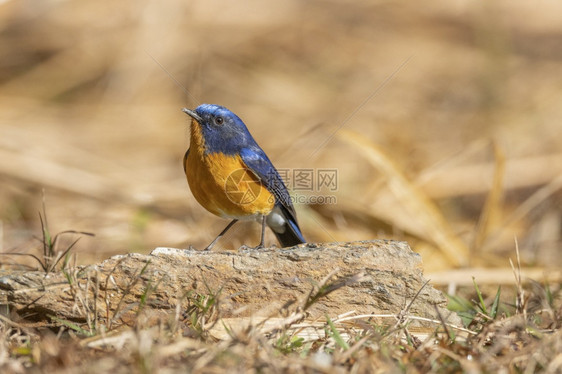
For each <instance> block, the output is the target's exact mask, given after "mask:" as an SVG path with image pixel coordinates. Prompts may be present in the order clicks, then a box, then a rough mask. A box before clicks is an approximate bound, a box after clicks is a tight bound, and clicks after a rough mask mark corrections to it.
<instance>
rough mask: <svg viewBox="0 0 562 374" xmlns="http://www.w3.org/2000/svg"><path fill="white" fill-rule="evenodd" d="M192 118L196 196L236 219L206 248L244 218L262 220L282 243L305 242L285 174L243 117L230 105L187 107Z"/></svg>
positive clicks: (189, 168) (189, 170)
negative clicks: (280, 170)
mask: <svg viewBox="0 0 562 374" xmlns="http://www.w3.org/2000/svg"><path fill="white" fill-rule="evenodd" d="M182 111H183V112H184V113H186V114H188V115H189V116H190V117H191V118H192V119H191V131H190V132H191V142H190V147H189V149H188V150H187V152H186V153H185V156H184V158H183V168H184V171H185V175H186V177H187V182H188V184H189V188H190V189H191V192H192V193H193V196H194V197H195V199H196V200H197V201H198V202H199V204H201V205H202V206H203V207H204V208H205V209H207V210H208V211H209V212H211V213H213V214H215V215H217V216H219V217H222V218H228V219H231V220H232V221H231V222H230V223H229V224H228V225H227V226H226V227H225V229H224V230H222V232H221V233H220V234H219V235H218V236H217V237H216V238H215V239H214V240H213V241H212V242H211V244H209V245H208V246H207V248H205V250H209V249H211V248H212V247H213V246H214V245H215V243H216V242H217V240H219V239H220V237H222V236H223V235H224V234H225V233H226V232H227V231H228V230H229V229H230V228H231V227H232V226H233V225H234V224H235V223H236V222H238V221H239V220H257V221H258V222H261V225H262V230H261V241H260V244H259V245H258V246H257V247H256V248H262V247H263V245H264V236H265V225H266V224H267V226H269V228H270V229H271V230H272V231H273V233H274V234H275V236H276V237H277V239H278V240H279V243H280V244H281V246H282V247H290V246H293V245H297V244H300V243H305V239H304V237H303V235H302V233H301V230H300V228H299V225H298V223H297V215H296V212H295V208H294V207H293V204H292V202H291V197H290V195H289V192H288V191H287V187H286V186H285V184H284V183H283V180H282V179H281V176H280V175H279V173H278V172H277V170H276V169H275V167H274V166H273V164H272V163H271V161H270V160H269V158H268V157H267V155H266V154H265V152H264V151H263V150H262V149H261V148H260V146H259V145H258V143H256V141H255V140H254V138H253V137H252V135H251V134H250V132H249V131H248V129H247V128H246V125H245V124H244V122H242V120H241V119H240V118H239V117H238V116H237V115H236V114H234V113H232V112H231V111H230V110H228V109H227V108H225V107H222V106H219V105H213V104H202V105H200V106H198V107H197V108H196V109H195V110H190V109H186V108H183V109H182Z"/></svg>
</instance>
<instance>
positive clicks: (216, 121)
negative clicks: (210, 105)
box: [215, 117, 224, 125]
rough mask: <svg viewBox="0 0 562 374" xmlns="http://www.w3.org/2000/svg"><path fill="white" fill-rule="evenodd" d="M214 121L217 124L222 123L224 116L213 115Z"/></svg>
mask: <svg viewBox="0 0 562 374" xmlns="http://www.w3.org/2000/svg"><path fill="white" fill-rule="evenodd" d="M215 123H216V124H217V125H222V124H223V123H224V118H222V117H215Z"/></svg>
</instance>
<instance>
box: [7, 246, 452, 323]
mask: <svg viewBox="0 0 562 374" xmlns="http://www.w3.org/2000/svg"><path fill="white" fill-rule="evenodd" d="M327 276H328V278H326V277H327ZM324 278H326V279H324ZM323 279H324V282H323V283H322V280H323ZM425 282H426V281H425V280H424V278H423V276H422V262H421V257H420V256H419V255H418V254H416V253H414V252H413V251H412V250H411V249H410V247H409V246H408V244H407V243H405V242H396V241H385V240H374V241H357V242H349V243H328V244H313V243H309V244H303V245H299V246H296V247H292V248H285V249H278V248H266V249H260V250H253V249H241V250H239V251H225V252H215V251H209V252H204V251H196V250H182V249H174V248H156V249H155V250H154V251H152V253H151V254H150V255H142V254H137V253H131V254H127V255H119V256H114V257H111V258H109V259H107V260H105V261H103V262H101V263H100V264H96V265H90V266H85V267H78V268H76V269H72V270H66V271H64V272H57V273H50V274H45V273H43V272H14V273H11V274H9V275H4V276H2V277H0V304H2V305H4V306H6V305H7V306H8V308H9V309H10V310H11V311H12V312H15V313H17V314H18V315H19V316H21V317H23V318H25V319H27V320H34V321H42V320H47V318H48V317H49V316H55V317H57V318H59V319H65V320H72V321H76V322H86V321H87V320H88V319H90V320H91V319H92V318H93V317H92V316H94V317H95V318H98V319H100V320H103V323H104V324H107V323H108V321H110V320H111V321H113V322H115V321H121V322H125V323H129V322H130V321H132V320H133V318H134V316H135V315H136V313H137V312H138V309H139V308H143V309H146V310H151V311H152V312H154V313H164V315H166V314H170V313H171V311H175V310H176V307H177V306H178V305H179V309H178V310H180V311H181V310H184V309H185V308H186V302H187V301H186V300H187V298H188V295H194V293H197V294H199V295H208V294H218V295H220V296H219V299H220V315H221V317H222V318H225V319H229V318H233V317H236V318H240V317H249V316H252V317H261V318H263V317H279V316H281V315H282V314H283V312H281V313H280V311H283V310H288V309H287V308H293V309H292V310H293V311H294V310H300V311H304V310H306V313H307V319H310V320H314V319H318V318H323V317H325V316H329V317H330V318H335V317H337V316H339V315H342V314H345V313H350V312H352V313H355V314H358V315H364V314H370V315H373V314H374V315H398V314H399V313H400V312H401V311H402V312H403V313H406V314H408V315H413V316H417V317H423V318H429V319H432V320H438V319H439V315H438V312H437V311H439V314H440V315H441V316H442V317H444V318H448V322H450V323H452V324H458V325H460V320H459V318H458V317H457V316H456V315H455V314H452V313H451V312H449V311H447V310H446V309H445V307H446V302H447V300H446V298H445V297H444V296H443V295H442V294H441V292H439V291H437V290H436V289H434V288H433V287H432V286H431V285H429V284H427V285H425V286H424V283H425ZM422 287H423V288H422ZM420 289H421V291H420ZM319 290H320V291H321V292H320V293H321V295H320V297H319V298H318V300H316V301H315V302H314V303H312V305H310V306H309V305H307V300H310V299H311V295H315V294H317V292H318V291H319ZM330 291H333V292H330ZM311 292H312V293H311ZM418 292H419V294H418V295H417V296H416V294H417V293H418ZM412 300H414V301H413V303H412V304H411V306H410V308H409V310H407V311H405V312H404V310H405V308H406V306H407V305H409V304H410V302H411V301H412ZM309 304H310V303H309ZM288 305H291V306H290V307H287V306H288ZM50 318H52V317H50ZM412 325H413V326H416V325H417V326H426V325H427V323H425V322H420V321H418V320H413V321H412ZM432 325H433V326H435V324H432Z"/></svg>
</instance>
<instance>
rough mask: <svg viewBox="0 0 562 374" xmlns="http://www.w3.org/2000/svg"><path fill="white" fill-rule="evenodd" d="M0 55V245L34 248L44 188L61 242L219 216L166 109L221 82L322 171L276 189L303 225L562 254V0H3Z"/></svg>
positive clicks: (273, 137) (278, 160) (263, 141)
mask: <svg viewBox="0 0 562 374" xmlns="http://www.w3.org/2000/svg"><path fill="white" fill-rule="evenodd" d="M0 56H1V59H0V135H1V136H0V178H1V189H0V207H1V208H0V239H1V240H0V246H1V250H2V251H3V252H19V253H39V251H40V242H39V241H37V240H36V239H33V237H34V236H35V237H40V236H41V225H40V220H39V215H38V214H39V212H40V211H42V209H43V208H42V204H43V200H44V205H45V211H46V215H47V217H48V225H49V230H50V231H51V232H52V233H53V234H56V233H57V232H61V231H64V230H79V231H87V232H91V233H94V234H95V237H82V238H81V239H80V241H79V243H78V244H77V245H76V246H75V247H74V249H73V253H74V254H75V255H76V257H75V259H76V262H77V263H91V262H93V261H98V260H101V259H104V258H106V257H108V256H109V255H113V254H118V253H127V252H142V253H148V252H150V251H151V250H152V249H153V248H154V247H156V246H174V247H180V248H185V247H187V246H188V245H193V246H195V247H196V248H202V247H204V246H206V245H207V244H208V243H209V242H210V240H212V239H213V238H214V237H215V235H216V234H218V232H219V231H220V230H222V228H223V227H224V226H225V225H226V223H227V221H225V220H222V219H220V218H217V217H215V216H213V215H212V214H210V213H208V212H207V211H205V210H204V209H203V208H201V207H200V206H199V205H198V203H197V202H196V201H195V200H194V198H193V196H192V195H191V192H190V191H189V188H188V186H187V183H186V181H185V177H184V174H183V170H182V165H181V161H182V158H183V155H184V153H185V150H186V149H187V147H188V144H189V136H188V131H189V119H188V118H187V116H186V115H185V114H183V113H182V112H181V111H180V109H181V108H182V107H184V106H185V107H188V108H195V107H196V106H197V105H199V104H201V103H216V104H221V105H224V106H226V107H228V108H229V109H231V110H232V111H234V112H235V113H237V114H238V115H239V116H240V117H241V118H242V119H243V120H244V122H245V123H246V124H247V126H248V128H249V129H250V131H251V132H252V134H253V136H254V137H255V139H256V140H257V141H258V143H259V144H260V145H261V146H262V148H263V149H264V150H265V151H266V152H267V153H268V155H269V157H270V158H271V159H272V161H273V163H274V164H275V165H276V166H277V168H279V169H283V170H286V171H288V175H287V177H288V178H292V177H294V176H295V175H294V174H291V173H293V172H295V171H302V170H307V171H310V170H312V172H313V177H314V178H317V177H318V174H317V173H318V171H319V170H331V171H333V170H335V171H336V172H337V185H336V186H335V188H333V187H334V186H331V188H327V186H321V185H320V184H319V183H318V182H319V180H314V184H313V185H312V188H309V189H305V190H298V191H296V190H295V191H293V194H294V195H298V196H299V197H304V198H302V199H299V201H300V202H301V203H300V204H298V206H297V211H298V217H299V221H300V224H301V226H302V229H303V231H304V233H305V236H306V237H307V239H308V240H309V241H318V242H323V241H353V240H366V239H375V238H381V239H382V238H384V239H399V240H407V241H408V242H409V243H410V245H411V246H412V248H413V249H414V250H415V251H416V252H419V253H421V254H422V256H423V261H424V267H425V268H426V270H427V271H437V270H444V269H451V268H458V267H483V266H485V267H503V268H505V267H509V263H508V258H515V248H516V240H517V243H518V247H519V250H520V252H521V260H522V262H523V263H524V264H526V265H529V266H535V267H539V268H552V267H560V266H562V256H560V253H561V251H560V244H561V239H560V234H561V232H562V221H561V219H562V218H561V202H562V193H561V191H560V188H561V187H562V131H561V130H562V125H561V120H560V119H561V118H562V105H560V104H561V103H562V3H560V2H556V1H539V2H533V3H526V2H510V1H507V0H505V1H486V2H472V1H463V0H460V1H440V2H434V1H430V2H424V5H423V6H420V5H419V4H418V3H416V2H408V1H392V2H389V1H355V2H345V3H344V2H338V1H296V0H288V1H283V2H263V1H257V0H251V1H245V2H234V1H219V0H211V1H183V0H181V1H180V0H169V1H166V2H160V1H153V0H152V1H151V0H135V1H132V0H122V1H119V2H115V1H108V0H96V1H93V0H81V1H54V0H45V1H39V2H38V1H31V0H21V1H18V0H4V1H0ZM287 182H288V184H289V186H292V180H288V181H287ZM293 187H294V186H293ZM317 196H331V197H333V198H335V200H334V199H332V198H331V199H329V202H328V203H326V201H324V202H322V201H318V199H314V197H317ZM314 200H316V201H314ZM259 231H260V230H259V226H258V224H256V223H246V224H239V225H238V226H235V228H234V229H233V230H232V231H231V232H230V233H229V235H228V236H227V237H225V238H224V239H222V240H221V242H220V243H219V245H218V246H219V247H221V248H223V249H236V248H238V246H240V245H241V244H242V243H245V244H249V245H255V244H257V242H258V240H259ZM75 238H76V236H74V237H73V236H72V235H69V236H68V238H67V240H73V239H75ZM267 239H268V242H269V243H274V242H275V240H274V237H273V235H272V234H271V233H268V237H267ZM61 245H62V242H61ZM61 248H62V247H61ZM28 261H29V264H33V261H32V260H31V259H27V258H22V257H15V256H4V257H3V259H2V262H3V263H4V265H9V264H13V263H20V264H21V263H27V262H28Z"/></svg>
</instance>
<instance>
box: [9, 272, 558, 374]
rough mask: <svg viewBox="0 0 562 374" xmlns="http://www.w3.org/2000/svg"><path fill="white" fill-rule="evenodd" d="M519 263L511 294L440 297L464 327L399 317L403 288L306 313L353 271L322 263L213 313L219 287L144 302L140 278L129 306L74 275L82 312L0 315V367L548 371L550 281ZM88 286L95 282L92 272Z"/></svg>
mask: <svg viewBox="0 0 562 374" xmlns="http://www.w3.org/2000/svg"><path fill="white" fill-rule="evenodd" d="M519 266H520V265H519V263H518V265H517V267H514V268H513V271H514V275H515V281H514V285H515V287H513V285H512V286H511V288H512V290H514V294H513V295H511V296H507V297H506V296H505V295H503V292H502V289H501V288H498V290H497V291H496V292H495V294H494V293H492V294H491V295H490V296H489V297H488V296H487V295H486V293H485V292H484V291H481V290H480V287H479V286H478V284H477V283H476V282H474V288H473V291H472V293H470V294H466V297H462V296H459V295H457V296H452V297H451V302H450V308H451V310H454V311H456V312H457V313H458V314H459V315H460V316H461V318H462V320H463V323H464V325H465V326H464V327H461V326H453V325H450V324H446V323H444V322H443V321H444V317H445V316H442V320H441V321H439V320H437V321H429V320H425V322H433V323H434V326H435V327H434V328H419V327H418V328H415V327H411V326H410V323H409V322H410V321H411V320H415V319H419V318H418V317H416V316H412V315H410V314H409V306H410V305H411V304H412V303H413V300H411V301H410V303H409V304H408V305H405V307H404V309H403V310H402V311H401V312H400V313H398V314H397V315H357V314H355V313H353V312H350V313H346V314H344V315H341V316H332V317H330V316H325V318H321V319H316V320H310V318H308V313H307V311H308V309H309V308H310V307H311V306H312V305H314V304H315V303H316V302H317V301H318V300H320V299H322V298H324V297H326V296H327V295H329V294H332V293H334V292H335V293H336V295H337V290H338V289H340V288H342V287H347V286H348V285H349V284H352V283H355V282H360V281H361V275H357V276H355V277H350V278H347V279H333V275H334V272H332V273H331V274H329V275H327V276H326V277H325V278H324V279H323V280H322V281H321V282H319V283H318V284H317V285H315V286H314V287H313V288H312V289H311V290H310V292H309V294H308V295H307V296H306V297H304V298H303V299H302V300H300V302H297V303H295V302H291V303H287V304H286V305H285V306H284V307H283V308H282V309H280V310H278V311H277V312H276V313H273V314H272V315H271V317H269V318H253V317H250V318H222V308H221V305H222V300H223V297H226V296H223V295H222V294H221V290H220V289H218V290H211V289H209V290H208V292H207V293H204V294H197V293H194V292H191V291H188V292H186V294H185V295H184V297H183V299H182V301H180V302H179V303H178V307H177V308H176V310H175V311H172V312H163V311H158V310H154V309H148V308H145V305H147V304H148V302H149V299H150V298H151V290H154V289H156V288H158V287H163V286H165V285H162V284H159V283H158V282H154V285H153V287H148V288H147V290H146V292H145V293H143V294H142V295H141V296H140V298H139V301H138V303H136V304H134V305H135V306H134V307H133V309H128V310H124V309H123V308H122V307H121V306H120V304H119V305H116V306H115V305H113V306H111V307H110V305H109V304H108V303H107V305H106V307H107V308H106V309H107V313H97V308H96V306H95V305H94V307H93V308H92V307H91V302H90V303H88V301H87V300H85V301H84V299H85V297H84V295H85V294H86V293H87V292H84V291H85V290H83V289H81V288H80V287H75V288H73V295H74V299H75V301H76V302H77V308H81V312H80V314H81V315H82V316H83V317H84V318H82V319H83V320H85V321H86V322H73V321H69V320H62V319H59V318H57V317H54V316H53V317H51V320H50V321H36V322H31V321H27V320H25V319H22V320H19V321H17V322H16V321H14V320H13V319H10V318H8V317H4V316H2V317H1V319H2V322H1V323H0V332H1V333H2V336H3V339H2V344H1V345H0V370H2V372H7V373H23V372H25V371H28V370H31V371H32V372H66V373H89V372H92V373H94V372H96V373H99V372H110V371H112V372H113V371H117V372H143V373H144V372H147V373H148V372H172V373H175V372H185V371H186V370H187V371H190V372H240V373H245V372H255V371H260V372H295V373H297V372H308V371H311V372H326V373H328V372H329V373H332V372H348V371H349V372H355V373H367V372H381V373H386V372H402V371H407V372H429V371H439V372H459V371H462V372H475V373H476V372H497V371H504V372H541V373H556V372H559V371H560V370H561V369H562V362H561V361H560V359H559V357H560V355H561V354H562V353H561V352H562V343H561V342H562V336H561V331H562V330H560V327H561V324H562V303H561V300H562V299H561V298H560V286H555V287H551V286H549V285H548V284H539V283H536V282H525V283H524V282H523V279H522V277H521V274H520V271H521V269H520V267H519ZM68 271H71V269H69V270H68ZM108 276H110V275H108ZM140 276H142V271H141V272H140V274H133V275H132V276H131V281H130V283H129V284H126V285H122V286H121V287H124V290H127V289H128V288H130V287H133V286H134V284H135V282H136V281H137V280H138V279H139V277H140ZM69 283H70V285H71V286H72V285H73V284H74V283H73V282H72V280H70V281H69ZM151 283H152V282H149V284H151ZM91 286H92V287H94V288H96V289H97V288H98V287H99V284H92V285H91ZM115 286H117V285H115ZM424 286H425V285H424ZM86 287H89V286H86ZM422 289H423V287H422V288H421V289H420V291H421V290H422ZM467 291H468V289H466V288H465V289H464V293H466V292H467ZM105 292H106V294H105V298H106V300H108V295H107V292H108V291H107V290H106V291H105ZM95 294H96V295H98V294H100V295H101V294H103V291H102V290H99V291H98V292H95ZM416 296H417V295H416ZM416 296H414V299H415V298H416ZM88 305H90V307H87V306H88ZM110 308H111V312H110ZM131 316H133V317H132V318H131Z"/></svg>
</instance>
